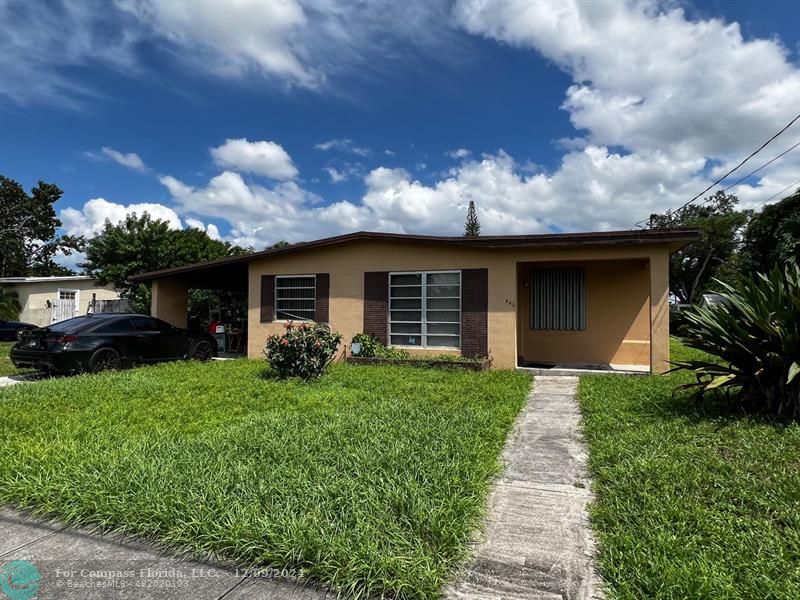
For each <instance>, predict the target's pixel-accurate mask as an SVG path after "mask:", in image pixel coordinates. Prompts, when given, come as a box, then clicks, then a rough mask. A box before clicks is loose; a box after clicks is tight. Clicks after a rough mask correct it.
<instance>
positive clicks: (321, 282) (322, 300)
mask: <svg viewBox="0 0 800 600" xmlns="http://www.w3.org/2000/svg"><path fill="white" fill-rule="evenodd" d="M330 293H331V276H330V274H329V273H317V293H316V296H317V301H316V302H315V304H314V321H316V322H317V323H328V322H330V315H329V314H328V307H329V306H330V301H329V298H330Z"/></svg>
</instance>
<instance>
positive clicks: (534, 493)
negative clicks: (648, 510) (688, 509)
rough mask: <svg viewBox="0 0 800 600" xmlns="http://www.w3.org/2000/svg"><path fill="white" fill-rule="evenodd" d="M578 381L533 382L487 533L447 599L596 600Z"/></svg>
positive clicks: (509, 448)
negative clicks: (591, 599)
mask: <svg viewBox="0 0 800 600" xmlns="http://www.w3.org/2000/svg"><path fill="white" fill-rule="evenodd" d="M577 387H578V378H577V377H546V376H543V377H537V378H536V380H535V385H534V391H533V393H532V394H531V395H530V396H529V398H528V403H527V405H526V407H525V408H524V409H523V410H522V412H521V413H520V415H519V416H518V418H517V422H516V424H515V427H514V431H513V432H512V434H511V435H510V436H509V439H508V441H507V442H506V447H505V450H504V453H503V458H504V460H505V463H506V468H505V472H504V474H503V477H502V478H501V479H500V480H498V481H497V482H496V483H495V485H494V487H493V489H492V492H491V494H490V496H489V516H488V524H487V528H486V531H485V532H484V534H483V536H482V540H481V541H480V542H479V544H478V546H477V547H476V548H475V555H474V558H473V560H472V562H471V563H470V565H469V566H468V568H467V570H466V571H465V572H464V573H462V574H461V576H460V577H458V578H457V580H456V583H455V584H454V585H452V586H451V587H450V588H449V589H448V590H446V597H447V598H450V599H459V600H483V599H486V600H488V599H490V598H491V599H498V598H502V599H508V600H512V599H517V598H519V599H522V598H525V599H527V600H535V599H553V600H562V599H570V600H572V599H580V600H588V599H590V598H601V597H602V593H601V582H600V579H599V578H598V577H597V575H596V574H595V571H594V561H593V554H594V540H593V538H592V532H591V529H590V527H589V522H588V516H587V511H586V507H587V504H588V503H589V502H590V501H591V498H592V496H591V492H590V490H589V482H588V481H587V476H586V451H585V448H584V445H583V441H582V438H581V435H580V430H579V425H580V412H579V411H578V404H577V400H576V392H577Z"/></svg>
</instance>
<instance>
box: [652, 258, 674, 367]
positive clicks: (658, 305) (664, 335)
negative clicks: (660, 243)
mask: <svg viewBox="0 0 800 600" xmlns="http://www.w3.org/2000/svg"><path fill="white" fill-rule="evenodd" d="M669 366H670V365H669V251H668V250H667V249H663V250H662V249H659V250H657V251H654V252H653V254H651V255H650V370H651V371H652V372H653V373H664V372H665V371H667V370H668V369H669Z"/></svg>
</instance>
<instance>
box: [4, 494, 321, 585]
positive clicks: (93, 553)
mask: <svg viewBox="0 0 800 600" xmlns="http://www.w3.org/2000/svg"><path fill="white" fill-rule="evenodd" d="M287 575H289V576H291V575H292V573H289V572H283V573H282V572H280V571H279V570H270V569H261V570H253V571H246V570H238V571H237V570H236V569H234V568H228V567H226V566H220V565H218V564H214V565H209V564H205V563H202V562H196V561H189V560H182V559H180V558H175V557H173V556H168V555H164V554H162V553H160V552H159V551H158V549H157V548H154V547H152V546H150V545H147V544H144V543H141V542H134V541H126V540H122V539H119V538H116V537H114V536H99V535H95V534H92V533H87V532H81V531H76V530H69V529H64V528H62V527H59V526H54V525H50V524H48V523H42V522H40V521H36V520H34V519H31V518H30V517H28V516H26V515H24V514H22V513H19V512H16V511H12V510H9V509H0V598H5V597H6V596H4V595H3V593H5V594H6V595H8V596H9V597H10V598H12V599H14V598H34V597H35V598H40V599H51V598H53V599H55V598H58V599H67V600H70V599H73V598H74V599H78V598H80V599H84V598H88V599H101V598H102V599H106V598H125V599H132V598H136V599H146V600H167V599H176V600H181V599H186V600H222V599H223V598H224V599H225V600H243V599H253V600H261V599H263V600H326V599H328V598H331V599H332V598H334V597H335V596H333V595H329V594H327V593H326V592H324V591H322V590H318V589H314V588H303V587H299V586H297V585H295V584H293V583H291V582H287V580H286V579H285V577H286V576H287ZM6 586H13V589H12V590H11V594H14V593H15V592H16V595H9V592H8V590H7V589H6Z"/></svg>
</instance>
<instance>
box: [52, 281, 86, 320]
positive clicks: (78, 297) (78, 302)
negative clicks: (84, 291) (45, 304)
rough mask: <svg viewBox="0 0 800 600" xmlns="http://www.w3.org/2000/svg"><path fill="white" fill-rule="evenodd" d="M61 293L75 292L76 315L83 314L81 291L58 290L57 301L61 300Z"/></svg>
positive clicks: (74, 289)
mask: <svg viewBox="0 0 800 600" xmlns="http://www.w3.org/2000/svg"><path fill="white" fill-rule="evenodd" d="M61 292H75V310H74V311H73V312H74V313H75V314H78V313H79V312H81V291H80V290H79V289H77V288H62V287H60V288H56V300H61Z"/></svg>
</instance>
